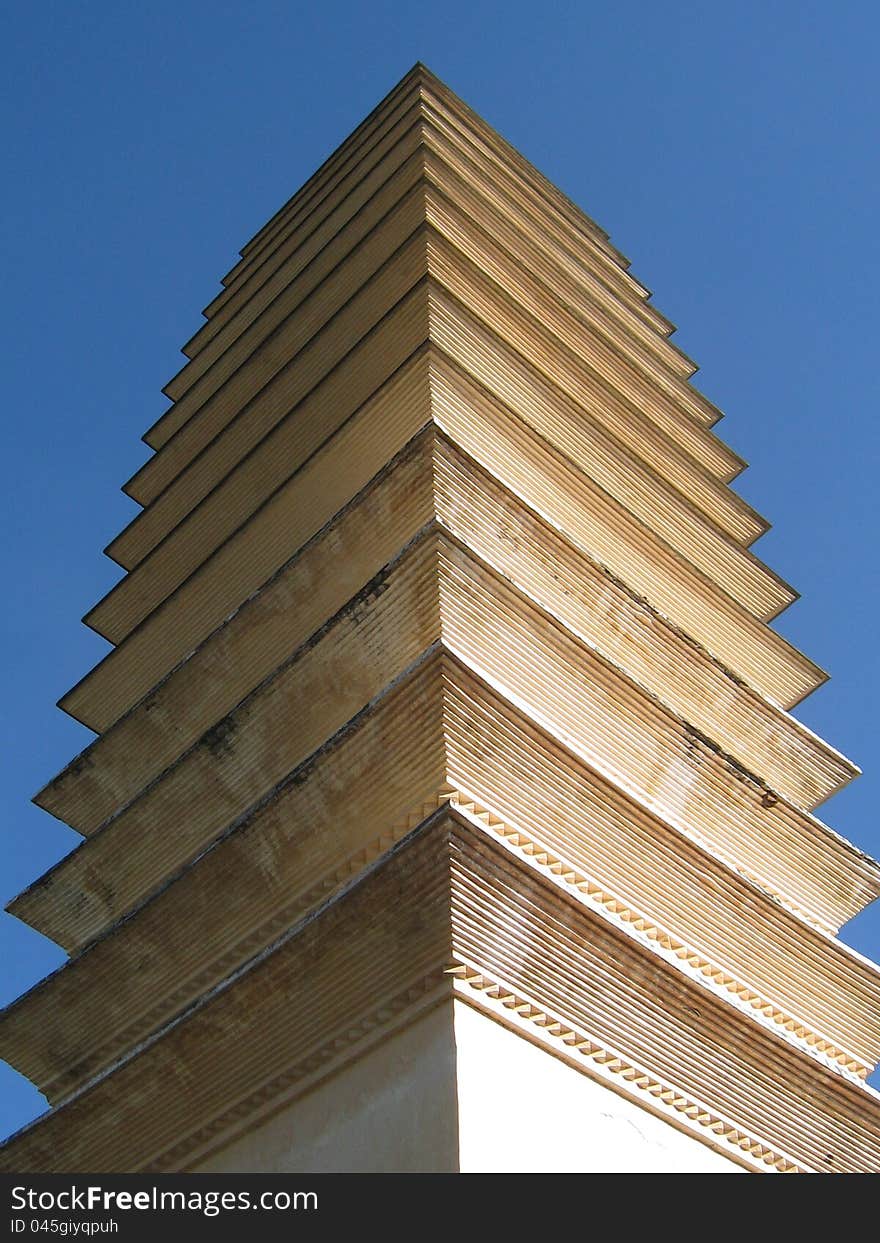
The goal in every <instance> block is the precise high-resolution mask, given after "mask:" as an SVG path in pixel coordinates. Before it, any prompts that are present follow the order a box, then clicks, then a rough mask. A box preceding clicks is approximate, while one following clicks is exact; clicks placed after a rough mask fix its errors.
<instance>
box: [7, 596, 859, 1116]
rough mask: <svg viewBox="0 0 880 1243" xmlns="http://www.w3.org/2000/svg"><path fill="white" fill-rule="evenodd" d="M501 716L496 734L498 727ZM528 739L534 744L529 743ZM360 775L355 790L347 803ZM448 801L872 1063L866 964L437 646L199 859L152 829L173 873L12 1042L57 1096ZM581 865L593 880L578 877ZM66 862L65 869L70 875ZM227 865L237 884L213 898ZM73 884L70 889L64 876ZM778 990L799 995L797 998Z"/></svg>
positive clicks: (13, 1014) (716, 976) (40, 992)
mask: <svg viewBox="0 0 880 1243" xmlns="http://www.w3.org/2000/svg"><path fill="white" fill-rule="evenodd" d="M360 624H361V625H363V624H365V623H364V621H363V620H362V621H361V623H360ZM441 671H442V681H440V680H439V675H440V672H441ZM490 723H491V729H492V731H493V732H492V734H491V736H490V731H489V724H490ZM502 725H503V726H504V729H506V730H507V733H506V734H504V733H503V732H502V733H498V730H499V728H500V727H501V726H502ZM523 731H525V734H524V732H523ZM518 734H519V737H518V736H517V735H518ZM495 735H497V740H496V737H495ZM526 735H528V736H529V737H530V738H531V739H532V746H533V749H532V750H528V749H524V748H523V739H525V737H526ZM534 747H537V750H535V749H534ZM526 774H527V775H526ZM367 775H369V777H370V782H369V785H368V786H366V787H365V786H364V780H365V779H366V777H367ZM362 778H363V779H364V780H362ZM499 782H500V784H499ZM438 783H441V784H439V786H438ZM352 784H354V785H355V786H356V787H357V788H358V789H359V791H360V793H359V795H358V797H357V801H356V804H354V803H352V802H351V797H350V789H351V787H352ZM533 786H534V787H536V788H537V791H538V803H537V804H535V789H533V788H532V787H533ZM469 790H471V791H473V790H476V791H478V792H479V794H478V795H474V794H471V793H469V792H468V791H469ZM419 791H421V793H417V792H419ZM414 797H416V798H418V799H419V800H420V801H419V804H418V806H417V807H415V808H413V807H412V799H413V798H414ZM450 799H451V800H452V801H453V802H464V803H467V802H472V801H474V800H475V799H477V800H479V801H480V803H481V810H480V812H479V814H480V815H481V816H486V817H488V818H489V819H488V823H489V824H490V827H491V832H492V833H494V834H496V835H500V840H502V842H506V843H507V844H508V845H509V844H510V843H513V844H522V843H525V847H524V849H525V850H526V853H529V854H532V855H538V856H543V855H546V854H548V852H549V854H551V855H553V856H554V858H553V859H552V861H551V868H552V870H553V871H554V872H556V871H558V872H559V873H561V874H564V875H565V876H566V877H567V878H568V880H569V881H572V878H576V879H574V880H573V881H572V883H574V884H575V886H576V887H577V886H580V892H582V893H586V894H587V896H588V897H589V898H590V899H595V898H596V895H598V896H599V901H600V902H601V903H602V904H604V905H605V906H606V907H608V908H610V909H611V910H612V911H625V912H626V919H627V921H628V922H630V923H632V924H633V926H634V927H635V928H636V929H637V930H642V929H644V928H645V927H647V928H648V929H649V931H648V933H647V936H648V939H649V940H651V941H655V942H656V943H657V944H658V945H660V946H661V947H662V948H663V949H664V950H667V951H669V957H670V960H672V959H677V960H679V961H680V962H681V963H682V964H683V966H682V969H683V970H685V971H692V972H695V973H696V976H697V978H702V977H705V978H706V979H708V980H709V981H710V982H713V983H714V984H715V985H717V987H718V988H719V990H721V991H722V992H723V993H725V994H727V995H728V996H729V997H730V998H731V999H732V1001H733V1004H735V1005H740V1006H743V1007H745V1008H746V1009H751V1010H752V1011H754V1012H756V1013H757V1014H758V1016H759V1021H766V1023H767V1024H768V1026H770V1027H774V1026H776V1027H778V1028H779V1029H780V1031H781V1032H782V1033H783V1036H785V1034H786V1033H790V1034H791V1035H790V1039H791V1040H792V1041H793V1042H794V1043H798V1042H801V1043H802V1044H803V1046H804V1047H806V1048H809V1049H811V1050H813V1051H815V1052H817V1053H819V1054H821V1055H822V1056H824V1057H826V1058H827V1059H828V1060H829V1064H830V1062H831V1061H834V1062H835V1064H836V1065H837V1066H839V1067H842V1068H843V1069H844V1070H846V1071H848V1072H851V1073H854V1074H857V1075H861V1074H864V1073H865V1070H866V1068H867V1061H866V1059H867V1058H869V1057H873V1058H876V1055H877V1051H878V1049H880V1032H878V1030H877V1023H876V1021H875V1022H874V1023H873V1026H872V1025H871V1023H870V1021H867V1020H866V1017H865V1013H864V1011H865V1010H866V1008H867V1011H868V1012H871V1011H872V1010H873V1013H874V1014H875V1016H876V1014H877V1004H878V997H880V980H878V978H877V973H876V971H874V972H873V974H872V973H871V972H870V971H869V970H868V968H867V966H866V964H864V963H862V962H861V961H860V960H856V959H854V958H853V957H852V956H851V955H850V954H849V952H848V951H847V950H846V949H845V948H844V947H842V946H840V945H839V944H837V943H831V942H829V941H828V940H827V938H824V937H817V936H816V934H815V933H812V932H811V931H810V930H809V929H808V928H806V927H804V926H803V924H801V923H799V921H798V920H796V919H794V918H793V917H792V916H791V915H790V914H787V913H786V911H784V910H781V909H779V908H778V907H776V906H775V905H774V903H773V902H772V901H770V900H769V898H768V895H767V894H766V893H765V892H763V891H762V890H760V889H755V888H754V887H752V886H750V885H748V884H747V883H746V882H744V881H742V880H740V879H739V878H738V875H737V873H736V872H728V871H727V869H726V868H725V866H724V865H723V863H722V862H721V861H720V860H719V859H717V858H716V857H715V856H714V855H712V854H711V853H707V852H706V850H705V849H704V848H703V847H701V846H699V845H698V844H697V843H696V842H692V841H690V840H689V839H687V838H684V839H683V838H682V837H681V836H680V835H679V834H678V833H676V832H675V831H674V830H672V828H671V827H670V826H669V825H668V824H665V823H663V822H662V821H660V820H658V818H657V817H656V815H652V814H649V813H647V812H646V810H645V809H643V808H639V807H638V806H637V805H634V804H633V802H632V800H631V799H630V798H628V797H627V796H626V795H625V794H624V793H623V792H622V791H621V790H620V789H619V788H617V787H616V786H614V785H613V784H611V783H608V782H606V781H603V780H602V779H601V778H600V777H599V776H598V774H596V773H593V772H591V771H590V770H589V769H585V767H584V765H583V763H582V762H580V761H579V760H578V759H577V758H576V757H575V756H574V755H572V754H571V753H566V752H565V750H564V748H561V747H560V744H559V743H558V742H557V741H556V740H555V739H554V738H552V737H551V736H550V735H547V734H546V733H545V732H543V731H542V730H540V729H539V728H538V727H537V726H536V725H535V724H534V723H533V722H532V721H531V720H530V719H529V718H528V717H526V716H525V715H524V714H523V713H522V712H521V711H520V710H519V709H517V708H515V707H514V706H513V705H512V704H510V703H509V702H508V701H506V700H504V699H503V698H501V697H500V696H498V694H497V693H496V692H493V691H492V690H491V688H490V687H489V686H488V685H487V684H486V683H485V682H483V681H482V680H481V679H479V678H478V677H476V676H475V675H474V674H473V673H472V672H471V671H470V670H469V669H468V668H467V667H466V666H464V665H462V664H461V662H460V661H458V660H456V659H454V658H452V657H450V656H448V655H446V654H445V653H443V650H442V649H441V648H437V649H435V650H434V652H433V653H429V656H428V658H427V659H425V660H422V661H420V662H419V663H418V664H417V665H416V666H415V667H413V668H411V669H410V670H408V671H407V672H406V674H405V675H404V677H403V678H402V679H399V680H398V681H397V682H396V683H395V684H394V685H393V686H392V687H391V688H390V689H388V690H386V691H383V692H382V693H381V695H380V696H379V697H378V698H377V699H376V700H374V701H372V702H371V703H370V704H369V705H368V706H367V707H366V708H365V709H364V711H363V712H361V713H360V714H358V716H357V717H356V718H354V719H353V720H352V721H350V722H349V723H348V724H346V725H345V726H344V727H343V728H342V729H341V730H340V731H338V733H337V734H336V735H334V736H333V737H331V738H330V739H328V741H327V742H326V743H324V744H322V746H321V747H320V748H319V750H318V751H317V752H316V753H314V754H313V755H312V756H309V757H307V758H306V759H305V760H303V761H302V763H301V764H300V765H299V766H298V767H297V768H295V769H293V770H292V771H291V772H290V773H289V774H288V775H287V776H286V777H285V778H284V779H283V780H282V781H281V782H280V783H279V784H278V785H277V786H276V787H275V788H273V789H272V790H271V791H270V792H269V794H268V795H267V796H264V797H262V798H261V799H259V800H258V801H257V802H256V803H255V804H254V805H252V806H251V807H249V808H247V809H246V810H245V811H244V812H243V813H242V814H241V815H240V816H239V817H238V818H237V819H236V820H235V821H233V823H232V824H231V825H230V826H229V827H228V828H227V829H226V830H225V831H224V833H223V834H221V836H220V837H219V838H218V839H216V840H215V841H214V842H213V843H211V844H209V845H208V846H207V847H206V849H204V850H202V851H201V853H199V854H197V855H196V856H195V858H194V859H193V861H192V863H187V862H185V861H184V862H183V863H182V865H181V866H180V867H179V870H178V871H177V872H176V873H175V872H174V870H173V869H174V866H175V862H176V859H177V858H178V856H176V855H175V854H174V853H173V852H174V851H176V850H178V849H179V844H178V842H177V839H176V838H175V839H174V840H173V841H172V840H171V839H162V838H161V837H155V836H154V839H153V840H154V842H155V843H156V845H158V846H162V842H163V840H164V842H165V844H164V847H163V849H164V852H165V854H164V856H159V857H153V856H151V857H150V864H151V866H154V867H159V868H161V869H162V870H163V871H164V873H165V874H166V875H167V877H168V879H166V880H164V881H163V882H162V883H160V884H159V885H158V887H155V888H154V889H153V890H152V892H149V884H150V880H149V877H147V878H142V879H141V888H142V890H144V891H145V896H144V898H143V899H141V901H140V902H139V904H138V905H137V906H136V907H135V908H134V909H133V910H131V911H129V912H128V913H127V914H126V915H125V916H124V917H123V918H122V919H121V920H120V921H119V922H118V923H116V924H114V925H111V926H109V927H108V928H107V930H106V932H105V933H103V934H102V936H101V937H100V939H98V940H97V941H95V942H93V943H92V945H91V946H90V947H86V948H85V949H84V950H83V951H82V952H80V953H79V955H78V956H77V958H76V959H75V960H74V961H73V962H72V963H71V964H70V965H69V966H68V967H66V968H64V969H63V970H62V971H61V972H59V973H57V974H56V975H55V976H53V977H51V978H50V980H49V981H46V982H45V983H44V984H42V985H40V986H38V987H37V988H36V989H35V990H33V991H32V993H31V994H28V995H26V996H25V997H24V998H22V999H21V1000H20V1001H19V1002H18V1003H16V1005H15V1006H13V1007H12V1008H11V1009H10V1011H8V1012H7V1016H6V1018H5V1021H4V1026H5V1034H4V1037H3V1041H2V1045H3V1051H4V1053H5V1054H6V1055H7V1056H8V1057H9V1059H10V1060H11V1061H13V1062H15V1063H16V1064H17V1065H18V1066H19V1067H20V1068H21V1069H22V1070H23V1071H25V1072H26V1073H27V1074H28V1075H29V1076H30V1077H31V1078H34V1079H36V1080H37V1081H38V1083H39V1086H40V1087H41V1089H42V1090H44V1091H46V1092H47V1094H48V1095H49V1096H50V1098H51V1099H53V1100H55V1099H58V1097H59V1096H64V1095H66V1094H67V1093H68V1092H69V1091H71V1090H72V1089H73V1088H76V1087H77V1086H78V1085H79V1084H80V1083H81V1081H82V1079H83V1076H84V1075H88V1074H89V1073H91V1072H92V1070H93V1069H94V1067H95V1066H98V1067H100V1066H102V1065H105V1064H106V1063H107V1061H108V1060H109V1059H112V1058H113V1057H114V1056H118V1055H121V1054H123V1053H124V1052H125V1051H126V1050H127V1049H128V1048H130V1047H132V1046H133V1045H135V1044H137V1043H138V1041H139V1040H141V1039H143V1037H144V1035H145V1034H147V1033H149V1032H150V1031H151V1030H152V1029H153V1027H154V1026H156V1025H158V1024H160V1023H161V1022H164V1021H167V1019H168V1017H169V1016H170V1015H173V1014H174V1012H175V1010H176V1009H177V1008H178V1007H179V1006H181V1005H186V1004H188V1003H189V1002H191V1001H192V1000H193V998H195V997H196V996H198V994H199V992H200V990H204V989H208V988H210V987H211V986H212V985H213V984H214V983H215V982H216V979H217V976H218V973H221V974H222V972H223V971H224V970H226V969H233V968H234V967H236V966H237V964H238V962H240V961H241V960H242V958H245V957H246V956H247V953H248V952H250V951H251V950H253V951H256V950H258V949H260V948H262V946H263V945H265V944H266V943H268V942H269V941H271V939H272V937H273V936H274V935H276V934H277V933H278V932H279V931H280V930H281V929H282V927H283V926H285V925H287V924H289V923H291V922H293V920H294V918H295V917H296V915H297V913H298V912H302V911H303V910H305V909H307V908H308V907H309V906H310V905H311V904H313V903H314V902H317V901H318V900H319V899H320V898H322V897H323V896H325V895H326V894H327V893H328V892H332V891H333V890H334V889H335V888H337V887H338V886H339V885H340V884H341V883H342V882H343V881H344V880H346V879H347V878H348V877H349V876H350V875H353V874H354V873H356V872H357V871H358V870H359V869H361V868H363V867H364V866H366V865H367V864H368V863H369V862H370V861H371V860H372V859H374V858H376V857H378V855H379V854H381V853H382V852H383V851H384V850H385V849H387V848H388V846H389V845H390V844H391V843H393V842H394V841H396V840H397V839H398V838H399V837H400V836H401V835H402V834H404V833H405V832H406V831H408V830H409V829H411V828H413V827H414V825H415V824H416V823H417V822H418V821H419V820H421V819H423V818H424V816H425V815H426V814H428V811H429V810H431V809H432V808H434V807H436V806H438V805H440V804H442V803H443V802H444V801H447V800H450ZM355 809H356V810H355ZM536 814H537V818H536ZM615 817H617V819H616V821H615ZM640 823H641V826H642V827H641V829H639V828H638V825H639V824H640ZM298 826H303V827H302V828H300V827H298ZM306 826H307V827H306ZM499 826H501V827H499ZM640 833H641V834H642V836H641V837H640ZM359 835H360V836H359ZM312 841H314V845H310V844H309V843H310V842H312ZM536 842H538V843H539V845H537V846H536V845H535V843H536ZM664 842H665V845H663V844H662V843H664ZM540 843H543V845H541V844H540ZM169 849H170V850H171V851H172V854H171V856H170V857H168V851H169ZM316 850H317V853H316ZM346 851H348V853H347V854H346ZM303 852H305V853H303ZM154 853H155V847H154ZM114 857H115V855H114V852H111V854H110V855H109V856H107V858H108V860H109V861H110V862H112V860H113V858H114ZM563 860H566V861H565V862H563ZM75 862H76V861H74V864H75ZM82 863H83V866H84V867H85V868H86V874H92V873H94V871H95V862H94V856H93V854H91V855H90V854H89V852H88V850H86V852H85V856H84V858H83V860H82ZM585 863H586V865H587V867H588V869H589V874H588V873H587V872H583V871H582V872H581V873H578V869H579V868H580V869H583V868H584V865H585ZM70 866H71V865H68V867H67V868H64V867H63V866H62V869H61V871H62V879H63V880H64V877H65V875H66V873H67V872H69V868H70ZM157 874H158V873H157ZM232 875H234V876H235V877H236V884H235V889H234V892H233V893H232V894H229V893H227V895H226V897H225V898H224V893H225V892H226V891H227V890H228V885H229V877H230V876H232ZM600 877H601V879H599V878H600ZM609 877H610V878H611V879H609ZM103 879H104V885H103V888H104V889H105V890H106V889H112V890H118V880H117V877H116V876H115V875H114V873H113V871H112V869H111V870H110V871H109V872H108V871H107V870H106V868H105V870H104V878H103ZM64 883H65V884H66V885H67V887H68V891H69V892H70V891H71V890H70V887H71V885H73V888H74V890H76V884H75V882H74V881H72V880H71V879H70V876H67V877H66V880H64ZM623 893H627V894H628V895H629V896H628V897H627V898H625V899H624V898H623V897H622V896H621V895H622V894H623ZM640 894H641V895H642V896H641V898H640V897H639V896H638V895H640ZM652 895H653V896H652ZM662 911H665V912H666V917H665V924H664V917H663V916H662V915H660V914H659V912H662ZM747 911H751V912H752V913H751V914H750V915H749V916H745V915H744V913H745V912H747ZM630 917H631V918H630ZM218 920H219V923H218ZM688 929H690V932H688ZM719 930H724V931H719ZM697 946H702V947H703V948H702V949H698V948H696V947H697ZM712 947H714V957H713V949H712ZM136 964H139V966H138V968H137V970H135V965H136ZM762 981H763V983H762ZM779 995H781V996H783V997H788V998H789V999H790V1001H789V1005H788V1008H787V1007H786V1004H785V1003H784V1002H783V1004H781V1005H780V1004H779V1001H778V996H779ZM774 997H776V998H777V1000H774ZM792 1002H794V1005H795V1009H794V1010H792V1008H791V1003H792ZM99 1015H100V1016H102V1017H101V1020H100V1024H99V1025H98V1027H96V1026H95V1024H96V1020H97V1016H99ZM114 1016H115V1017H114ZM805 1016H812V1017H805ZM823 1019H824V1023H825V1024H826V1026H825V1027H824V1033H823ZM59 1023H60V1027H58V1024H59ZM828 1023H830V1027H831V1030H832V1031H834V1030H837V1031H839V1032H841V1033H842V1034H843V1037H844V1040H846V1039H847V1036H848V1037H849V1038H850V1039H849V1041H847V1043H846V1044H845V1046H844V1048H841V1047H840V1046H839V1045H835V1040H834V1038H833V1037H832V1038H831V1039H829V1038H828V1030H829V1028H828V1026H827V1024H828ZM56 1027H58V1030H56ZM44 1046H45V1048H44ZM65 1048H67V1050H68V1051H67V1052H66V1053H62V1050H64V1049H65ZM852 1048H856V1049H859V1050H864V1053H863V1056H862V1057H861V1059H860V1058H858V1057H854V1056H853V1055H852V1054H851V1053H847V1052H845V1049H852ZM34 1059H37V1060H34ZM47 1059H48V1060H47ZM65 1067H66V1068H67V1069H65Z"/></svg>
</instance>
